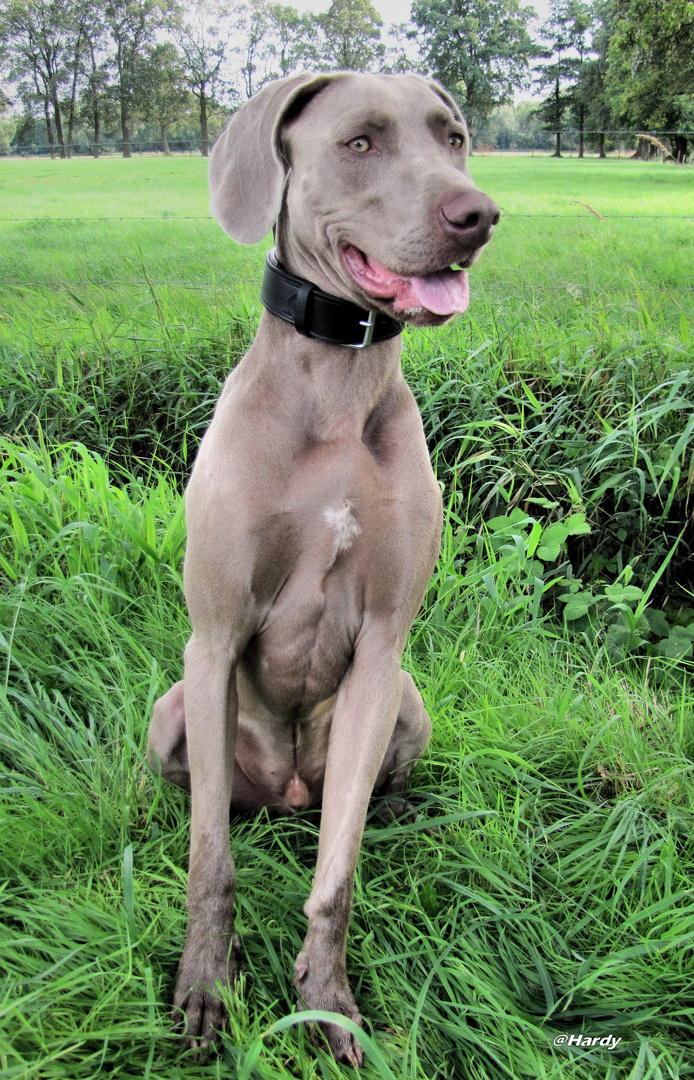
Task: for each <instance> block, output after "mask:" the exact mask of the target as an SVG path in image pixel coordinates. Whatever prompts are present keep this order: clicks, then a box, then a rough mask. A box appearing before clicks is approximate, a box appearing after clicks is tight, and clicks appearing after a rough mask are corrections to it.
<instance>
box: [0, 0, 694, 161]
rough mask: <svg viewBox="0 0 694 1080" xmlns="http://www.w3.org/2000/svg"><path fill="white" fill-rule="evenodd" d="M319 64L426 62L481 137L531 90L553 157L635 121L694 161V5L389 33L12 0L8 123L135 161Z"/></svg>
mask: <svg viewBox="0 0 694 1080" xmlns="http://www.w3.org/2000/svg"><path fill="white" fill-rule="evenodd" d="M311 69H313V70H327V71H330V70H338V69H351V70H354V71H386V72H387V71H400V72H402V71H411V70H416V71H419V72H421V73H422V74H425V75H428V76H430V77H433V78H435V79H438V80H439V81H440V82H441V83H442V84H443V85H444V86H445V87H446V88H447V89H448V90H449V92H450V93H451V94H452V95H453V96H454V97H456V98H457V100H458V101H459V102H460V105H461V107H462V109H463V112H464V113H465V115H466V118H467V120H468V123H469V124H470V127H471V129H472V131H473V134H474V133H475V132H478V131H482V130H483V129H484V130H485V131H488V130H489V123H490V118H491V117H492V115H493V114H499V115H501V114H500V113H499V110H503V109H504V108H507V107H510V105H511V103H512V102H513V100H514V97H516V96H517V95H518V93H519V91H522V90H528V89H530V88H531V86H534V88H535V90H536V91H537V90H539V91H540V92H544V93H545V97H544V100H543V101H541V102H540V104H539V105H536V106H535V107H534V112H533V111H532V110H530V111H526V112H524V113H523V116H524V123H525V124H526V127H527V128H528V130H529V129H530V127H531V126H533V124H535V122H536V121H537V122H538V123H540V124H541V125H544V128H545V130H546V131H548V132H551V133H552V134H553V137H554V138H555V140H556V143H555V152H556V153H560V152H561V147H562V138H563V133H564V132H566V130H567V128H576V129H578V132H579V153H580V154H582V152H583V143H584V132H585V139H586V140H587V142H588V143H589V144H594V145H599V147H600V152H601V153H605V152H606V147H607V148H609V145H610V140H612V139H614V138H615V137H616V136H615V135H614V131H615V129H624V128H628V129H631V130H632V131H633V132H637V131H645V132H648V131H651V132H656V133H658V134H660V135H662V136H663V137H664V138H666V140H667V139H669V140H670V142H671V145H672V146H673V152H674V153H675V156H676V157H677V158H678V159H679V160H684V158H685V156H686V153H687V150H688V146H689V142H690V139H691V134H692V129H693V128H694V0H551V5H550V13H549V17H548V18H547V19H546V20H545V22H543V23H542V24H541V25H539V24H538V22H537V18H536V17H535V13H534V11H533V9H532V7H531V6H529V5H526V4H525V3H524V2H523V0H413V3H412V8H411V17H410V21H409V23H407V24H402V25H400V26H398V27H390V28H387V27H385V26H384V25H383V21H382V19H381V17H380V15H379V13H378V11H377V10H376V8H375V7H374V6H373V4H372V2H371V0H332V2H331V0H325V10H324V11H322V12H319V13H317V14H299V12H298V11H297V10H296V8H294V7H292V6H290V5H285V4H282V3H279V2H275V0H273V2H271V0H184V2H181V0H0V101H1V102H3V103H5V105H6V106H8V107H9V108H8V107H6V108H5V113H4V115H5V119H3V132H4V131H5V129H6V128H7V125H8V120H7V116H8V115H9V116H11V117H14V120H13V122H12V123H13V130H15V132H16V133H15V136H14V138H15V140H20V141H21V140H25V139H26V138H27V137H28V134H29V133H31V132H33V133H34V134H33V135H32V141H36V139H38V140H39V142H41V141H43V145H44V146H47V148H48V150H49V152H50V153H51V155H53V156H59V157H66V156H69V155H70V153H71V152H72V148H73V145H74V143H75V140H76V139H77V138H78V136H79V138H78V141H79V142H80V143H81V144H83V143H84V141H85V139H87V140H88V141H89V143H90V145H91V148H92V151H93V153H94V154H95V155H98V154H99V152H100V146H101V143H102V140H103V139H104V137H107V138H108V139H109V140H110V142H111V145H112V144H113V140H114V138H115V137H116V135H117V137H118V140H119V143H120V146H121V147H122V151H123V153H124V155H125V156H128V155H129V154H130V153H132V140H133V136H132V131H133V130H137V131H141V130H143V128H145V127H146V126H147V125H152V126H156V127H157V128H158V129H159V134H160V144H161V145H162V147H163V148H164V150H165V152H166V149H167V137H168V134H170V132H171V131H173V130H174V129H176V130H179V131H180V130H182V129H185V130H186V131H188V132H190V131H191V125H197V130H198V133H199V134H198V140H199V141H198V145H199V147H200V149H201V150H202V153H203V154H207V152H208V149H209V145H210V141H211V139H212V138H213V136H214V134H215V131H217V130H219V129H220V128H221V127H222V126H223V124H224V123H225V122H226V119H227V117H228V116H229V114H230V112H232V111H233V110H234V109H235V108H238V106H239V105H240V104H241V103H242V102H243V101H244V100H245V99H246V98H248V97H250V96H251V95H252V94H254V93H256V92H257V91H258V90H259V89H260V88H261V87H262V86H263V85H264V84H265V83H266V82H267V81H269V80H270V79H274V78H279V77H282V76H287V75H290V74H291V73H292V72H294V71H300V70H311ZM504 115H505V114H504ZM518 115H520V113H519V114H518ZM531 121H532V123H531ZM504 123H505V121H504ZM116 124H117V125H118V129H117V132H116V128H115V125H116ZM38 125H41V128H42V131H43V133H42V134H40V133H39V132H40V129H39V126H38ZM502 126H503V125H502ZM2 137H3V138H6V136H5V135H4V134H3V136H2ZM519 137H521V135H520V134H519ZM522 138H524V136H522ZM3 145H4V144H3ZM652 150H653V148H652V145H651V143H650V142H647V141H644V142H643V144H642V145H641V146H640V148H639V152H643V153H651V152H652Z"/></svg>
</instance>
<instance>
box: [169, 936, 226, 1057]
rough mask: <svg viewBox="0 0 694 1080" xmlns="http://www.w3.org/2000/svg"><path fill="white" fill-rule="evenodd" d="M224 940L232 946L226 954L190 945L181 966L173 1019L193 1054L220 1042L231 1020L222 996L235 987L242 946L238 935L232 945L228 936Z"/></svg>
mask: <svg viewBox="0 0 694 1080" xmlns="http://www.w3.org/2000/svg"><path fill="white" fill-rule="evenodd" d="M224 940H225V941H226V944H227V946H228V948H227V950H226V952H225V953H224V954H222V950H220V949H219V948H217V949H216V950H210V949H209V946H208V948H196V947H195V945H194V943H193V942H190V941H189V942H187V943H186V947H185V949H184V950H183V955H182V957H181V961H180V964H179V965H178V974H177V976H176V989H175V990H174V1005H173V1009H172V1012H171V1018H172V1020H173V1024H174V1029H175V1030H176V1031H178V1032H179V1034H180V1035H181V1036H182V1038H183V1039H184V1040H185V1043H186V1046H187V1047H188V1048H189V1049H191V1050H203V1049H205V1048H206V1047H208V1046H210V1045H212V1044H213V1043H215V1042H217V1041H218V1039H219V1036H220V1033H221V1032H222V1031H223V1030H224V1026H225V1024H226V1021H227V1018H228V1017H227V1010H226V1007H225V1005H224V1002H223V1000H222V992H223V991H224V990H226V989H228V988H229V987H230V986H232V985H233V983H234V978H235V972H236V963H235V961H236V959H237V958H238V956H239V953H240V951H241V942H240V940H239V937H238V935H237V934H233V935H232V937H231V941H230V940H229V937H228V936H226V935H225V938H224ZM218 945H219V942H218Z"/></svg>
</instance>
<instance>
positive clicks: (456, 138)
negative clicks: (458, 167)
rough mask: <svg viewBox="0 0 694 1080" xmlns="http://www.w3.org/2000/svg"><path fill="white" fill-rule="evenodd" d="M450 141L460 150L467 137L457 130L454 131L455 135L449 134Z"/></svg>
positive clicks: (455, 148)
mask: <svg viewBox="0 0 694 1080" xmlns="http://www.w3.org/2000/svg"><path fill="white" fill-rule="evenodd" d="M448 141H449V143H450V144H451V146H452V147H453V149H454V150H460V148H461V146H462V145H463V143H464V142H465V139H464V138H463V136H462V135H458V133H457V132H454V133H453V135H449V136H448Z"/></svg>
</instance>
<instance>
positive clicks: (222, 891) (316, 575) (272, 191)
mask: <svg viewBox="0 0 694 1080" xmlns="http://www.w3.org/2000/svg"><path fill="white" fill-rule="evenodd" d="M468 151H469V137H468V133H467V129H466V126H465V122H464V120H463V117H462V115H461V113H460V111H459V109H458V106H457V105H456V103H455V101H454V100H453V99H452V98H451V97H450V95H449V94H448V93H446V91H445V90H443V89H442V88H441V87H440V86H439V85H437V84H436V83H434V82H430V81H427V80H426V79H424V78H421V77H419V76H416V75H397V76H394V75H369V74H355V73H351V72H337V73H333V74H320V75H310V74H300V75H293V76H290V77H289V78H285V79H280V80H278V81H276V82H273V83H271V84H269V85H267V86H265V87H264V88H263V89H262V90H261V91H260V93H258V94H257V95H256V96H255V97H254V98H252V99H251V100H250V101H249V102H248V103H247V104H245V105H244V106H243V107H242V108H241V109H240V110H239V111H238V112H237V113H236V114H235V115H234V116H233V117H232V119H231V121H230V123H229V125H228V127H227V128H226V130H225V131H224V133H223V134H222V135H221V136H220V138H219V140H218V141H217V143H216V144H215V147H214V150H213V153H212V156H211V160H210V170H209V179H210V190H211V210H212V213H213V215H214V217H215V218H216V219H217V221H219V223H220V224H221V225H222V227H223V228H224V229H225V230H226V232H227V233H228V234H229V235H230V236H231V237H232V238H233V239H234V240H236V241H238V242H240V243H243V244H254V243H257V242H259V241H260V240H262V239H263V238H264V237H265V236H266V235H267V234H268V233H269V232H270V230H271V229H273V228H274V230H275V240H276V248H275V250H274V252H272V253H270V255H269V256H268V260H267V265H266V271H265V279H264V283H263V293H262V299H263V302H264V304H265V307H266V310H265V311H264V313H263V315H262V318H261V320H260V324H259V327H258V332H257V335H256V337H255V340H254V341H253V344H252V345H251V348H250V349H249V351H248V353H247V354H246V355H245V356H244V358H243V359H242V360H241V361H240V363H239V364H238V365H237V366H236V368H235V369H234V370H233V371H232V372H231V374H230V376H229V378H228V379H227V381H226V384H225V386H224V388H223V390H222V393H221V396H220V398H219V401H218V404H217V407H216V409H215V413H214V417H213V419H212V422H211V424H210V427H209V429H208V431H207V433H206V434H205V436H204V438H203V440H202V443H201V445H200V449H199V451H198V455H197V458H196V461H195V465H194V468H193V471H192V475H191V477H190V482H189V484H188V487H187V491H186V521H187V548H186V556H185V565H184V590H185V596H186V602H187V606H188V611H189V614H190V619H191V624H192V636H191V638H190V640H189V642H188V644H187V646H186V649H185V656H184V679H183V680H182V681H181V682H178V683H176V684H175V685H174V686H172V687H171V689H170V690H169V691H168V692H167V693H166V694H165V695H164V696H163V697H162V698H160V699H159V700H158V701H157V703H156V705H155V708H154V714H153V718H152V722H151V726H150V732H149V747H148V755H149V760H150V763H151V764H152V766H153V767H155V768H157V769H159V770H160V771H161V775H162V776H163V777H164V778H165V779H167V780H170V781H171V782H172V783H174V784H177V785H179V786H180V787H182V788H185V789H189V790H190V791H191V795H192V810H191V844H190V864H189V876H188V892H187V908H188V934H187V939H186V944H185V948H184V951H183V955H182V958H181V961H180V966H179V969H178V975H177V979H176V987H175V993H174V1007H175V1011H176V1014H177V1015H178V1016H179V1018H183V1019H182V1023H183V1026H185V1033H186V1038H187V1039H188V1040H189V1043H190V1045H191V1046H202V1045H206V1044H208V1043H209V1042H210V1041H212V1040H213V1039H214V1038H215V1037H216V1033H217V1031H218V1030H219V1029H220V1028H221V1027H222V1026H223V1023H224V1019H225V1014H224V1009H223V1005H222V1002H221V1001H220V995H219V989H218V988H219V987H220V986H221V987H226V986H228V985H229V984H230V983H231V982H232V980H233V977H234V969H235V963H236V959H235V952H236V950H235V947H234V943H235V935H234V931H233V905H234V884H235V871H234V864H233V861H232V857H231V852H230V846H229V809H230V807H233V808H235V809H237V810H242V811H250V812H256V811H258V810H260V809H262V808H267V809H268V810H269V811H270V812H271V813H289V814H292V813H297V812H298V811H301V810H303V809H305V808H307V807H312V806H315V805H317V804H318V803H321V804H322V811H321V826H320V839H319V848H318V861H317V865H316V873H315V881H314V885H313V888H312V890H311V893H310V896H309V899H308V902H307V904H306V906H305V909H304V911H305V913H306V915H307V917H308V931H307V934H306V938H305V941H304V944H303V947H302V949H301V952H300V953H299V955H298V957H297V959H296V963H295V984H296V986H297V988H298V993H299V995H300V996H301V999H302V1000H303V1002H304V1004H305V1005H306V1007H307V1008H309V1009H327V1010H331V1011H333V1012H337V1013H341V1014H343V1015H344V1016H346V1017H349V1018H351V1019H352V1020H353V1021H355V1022H357V1023H360V1017H359V1013H358V1010H357V1006H356V1003H355V1000H354V997H353V995H352V991H351V989H350V986H349V982H348V979H347V972H346V963H345V949H346V937H347V926H348V922H349V916H350V909H351V903H352V892H353V882H354V873H355V867H356V862H357V857H358V854H359V848H360V844H361V838H362V832H363V827H364V820H365V815H366V811H367V806H368V803H369V799H370V797H371V794H372V793H373V792H376V793H378V794H379V795H380V796H384V797H387V798H389V799H390V800H391V802H392V806H393V812H394V813H398V812H401V811H402V809H403V807H405V806H406V804H405V803H404V801H403V800H402V798H401V796H402V793H403V791H404V789H405V784H406V781H407V778H408V775H409V773H410V771H411V769H412V766H413V765H414V763H415V762H416V761H417V759H418V758H419V757H420V756H421V754H422V752H423V751H424V749H425V747H426V745H427V743H428V740H429V736H430V733H431V721H430V719H429V716H428V714H427V712H426V710H425V708H424V705H423V703H422V698H421V695H420V694H419V691H418V690H417V688H416V687H415V684H414V682H413V680H412V678H411V676H410V675H409V674H408V673H407V672H405V671H402V670H401V661H402V653H403V649H404V646H405V643H406V639H407V635H408V632H409V629H410V627H411V624H412V621H413V619H414V617H415V615H416V614H417V611H418V609H419V607H420V605H421V602H422V599H423V597H424V593H425V590H426V587H427V583H428V581H429V579H430V576H431V573H432V570H433V568H434V565H435V562H436V559H437V556H438V551H439V545H440V536H441V527H442V500H441V492H440V489H439V485H438V483H437V481H436V478H435V476H434V473H433V470H432V468H431V464H430V460H429V454H428V450H427V445H426V441H425V438H424V431H423V427H422V421H421V417H420V415H419V411H418V409H417V406H416V403H415V400H414V398H413V396H412V393H411V392H410V390H409V388H408V386H407V384H406V382H405V380H404V377H403V375H402V372H401V369H400V337H399V335H400V332H401V330H402V326H403V323H404V322H409V323H410V324H414V325H415V326H435V325H440V324H442V323H445V322H446V321H447V320H449V319H450V318H451V317H452V316H453V315H455V314H456V313H460V312H463V311H465V310H466V308H467V305H468V298H469V296H468V279H467V274H466V272H465V271H466V268H468V267H469V266H470V265H472V263H473V262H474V261H475V259H476V258H477V257H478V255H479V254H480V252H481V250H482V248H483V247H484V246H485V244H487V243H488V241H489V240H490V238H491V236H492V232H493V230H494V226H495V225H496V224H497V222H498V220H499V209H498V207H497V206H496V205H495V203H493V202H492V200H491V199H490V198H489V197H488V196H486V195H485V194H483V193H482V192H481V191H479V190H478V189H477V188H476V187H475V185H474V184H473V182H472V180H471V178H470V174H469V171H468V165H467V158H468ZM322 1029H323V1032H324V1035H325V1037H326V1039H327V1042H328V1044H329V1046H330V1048H331V1050H332V1052H333V1054H334V1056H335V1058H336V1059H337V1060H338V1061H343V1062H348V1063H351V1064H352V1065H357V1066H358V1065H359V1064H361V1061H362V1051H361V1048H360V1046H359V1043H358V1041H357V1040H356V1039H355V1038H354V1037H353V1036H352V1035H351V1034H350V1033H349V1032H348V1031H347V1030H346V1029H344V1028H343V1027H341V1026H340V1025H338V1024H324V1025H322Z"/></svg>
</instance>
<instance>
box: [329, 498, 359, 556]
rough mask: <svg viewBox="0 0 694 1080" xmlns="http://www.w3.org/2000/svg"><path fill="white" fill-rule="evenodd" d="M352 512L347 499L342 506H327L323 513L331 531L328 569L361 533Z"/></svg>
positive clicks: (352, 507)
mask: <svg viewBox="0 0 694 1080" xmlns="http://www.w3.org/2000/svg"><path fill="white" fill-rule="evenodd" d="M353 510H354V505H353V503H351V502H350V500H349V499H345V501H344V503H343V504H342V506H329V507H327V509H326V510H324V511H323V517H324V519H325V521H326V522H327V523H328V525H329V526H330V528H331V529H332V530H333V547H332V552H331V554H330V563H329V564H328V569H330V567H331V566H332V565H333V563H334V562H335V559H336V558H337V556H338V555H339V554H340V552H341V551H348V550H349V549H350V548H351V546H352V544H353V542H354V538H355V536H358V535H359V533H360V532H361V529H360V528H359V526H358V524H357V521H356V518H355V517H354V513H353Z"/></svg>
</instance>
